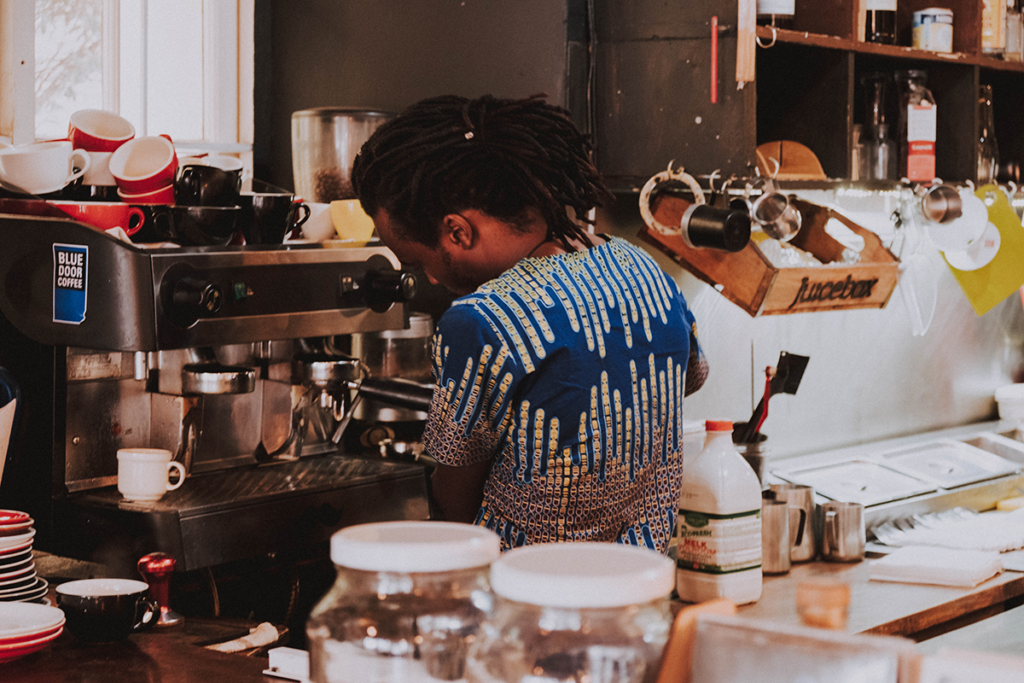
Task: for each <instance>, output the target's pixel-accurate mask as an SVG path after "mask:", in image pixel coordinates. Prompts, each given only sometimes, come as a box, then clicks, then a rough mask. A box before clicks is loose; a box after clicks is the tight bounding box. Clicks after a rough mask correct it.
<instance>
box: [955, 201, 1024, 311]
mask: <svg viewBox="0 0 1024 683" xmlns="http://www.w3.org/2000/svg"><path fill="white" fill-rule="evenodd" d="M990 193H991V195H994V196H995V200H994V201H993V202H992V204H990V205H989V207H988V220H989V223H990V224H991V225H992V226H994V227H995V229H996V230H998V238H997V239H998V248H999V251H998V252H996V255H995V257H994V258H992V260H991V261H989V262H988V263H987V264H986V265H983V266H981V267H980V268H978V269H977V270H959V269H957V268H955V267H954V266H953V265H952V264H950V263H949V261H950V258H946V263H947V264H948V265H949V269H950V270H951V271H952V272H953V277H955V278H956V281H957V282H958V283H959V284H960V288H961V289H962V290H963V291H964V296H966V297H967V300H968V301H969V302H970V303H971V306H972V307H973V308H974V312H975V313H977V314H978V315H984V314H985V313H987V312H988V311H990V310H991V309H992V308H993V307H994V306H995V305H996V304H998V303H999V302H1001V301H1002V300H1003V299H1005V298H1006V297H1008V296H1010V295H1011V294H1013V293H1014V292H1016V291H1017V289H1018V288H1020V287H1021V285H1024V265H1022V264H1024V227H1021V221H1020V218H1018V217H1017V212H1016V211H1014V210H1013V207H1012V206H1010V202H1009V200H1007V198H1006V194H1004V193H1003V191H1002V190H1000V189H999V188H998V187H996V186H995V185H985V186H984V187H980V188H978V191H977V192H976V193H975V195H976V196H978V197H979V198H980V199H982V200H986V195H989V194H990ZM987 203H988V201H987V200H986V204H987ZM981 239H985V237H984V236H983V237H982V238H981ZM943 256H944V257H945V255H943Z"/></svg>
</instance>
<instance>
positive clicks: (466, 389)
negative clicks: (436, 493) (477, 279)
mask: <svg viewBox="0 0 1024 683" xmlns="http://www.w3.org/2000/svg"><path fill="white" fill-rule="evenodd" d="M433 372H434V398H433V401H432V403H431V405H430V413H429V415H428V418H427V426H426V429H425V431H424V434H423V444H424V447H425V448H426V450H427V452H428V453H430V455H431V456H433V457H434V458H435V459H436V460H437V461H438V462H439V463H441V464H443V465H454V466H464V465H472V464H474V463H478V462H482V461H484V460H487V459H488V458H492V457H494V456H495V455H496V454H497V453H498V452H499V451H500V449H501V444H502V441H503V439H504V435H505V432H506V430H507V428H508V417H509V411H508V401H507V399H508V397H509V396H510V395H511V394H512V392H513V390H514V388H515V386H516V384H517V383H518V381H519V380H520V379H521V375H522V369H521V368H520V367H518V366H517V364H516V363H515V362H514V361H513V359H512V358H511V357H510V354H509V352H508V346H507V344H506V343H505V342H504V340H503V335H502V334H501V333H500V332H499V328H498V327H497V326H496V325H495V324H494V323H493V322H492V321H490V320H489V319H488V317H487V316H486V314H485V313H484V312H482V311H480V310H478V309H477V308H476V307H475V306H474V305H473V304H472V302H471V301H465V300H463V301H456V302H455V304H453V306H452V307H451V308H450V309H449V310H448V311H447V312H445V314H444V316H442V318H441V320H440V321H439V322H438V327H437V333H436V334H435V335H434V342H433Z"/></svg>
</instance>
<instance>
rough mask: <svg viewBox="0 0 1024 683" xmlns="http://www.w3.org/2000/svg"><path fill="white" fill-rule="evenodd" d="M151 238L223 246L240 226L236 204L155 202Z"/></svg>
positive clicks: (148, 235) (196, 244)
mask: <svg viewBox="0 0 1024 683" xmlns="http://www.w3.org/2000/svg"><path fill="white" fill-rule="evenodd" d="M150 214H151V216H152V220H151V221H147V223H149V222H151V223H152V230H151V232H150V233H149V234H147V235H146V239H147V240H148V241H152V240H153V239H156V240H158V241H170V242H175V243H177V244H181V245H183V246H197V247H222V246H225V245H226V244H228V243H229V242H231V238H232V237H234V236H235V232H236V231H237V229H238V220H239V215H240V214H241V209H239V208H238V207H237V206H153V207H152V208H151V210H150Z"/></svg>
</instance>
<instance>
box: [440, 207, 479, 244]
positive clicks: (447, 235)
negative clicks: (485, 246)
mask: <svg viewBox="0 0 1024 683" xmlns="http://www.w3.org/2000/svg"><path fill="white" fill-rule="evenodd" d="M441 239H442V240H443V241H446V242H448V243H449V244H450V245H451V246H453V247H457V248H459V249H472V248H473V246H474V245H475V244H476V241H477V232H476V227H475V226H474V225H473V223H471V222H470V221H469V220H467V219H466V217H465V216H463V215H461V214H457V213H450V214H448V215H447V216H445V217H444V219H443V220H442V221H441Z"/></svg>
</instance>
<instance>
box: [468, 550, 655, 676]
mask: <svg viewBox="0 0 1024 683" xmlns="http://www.w3.org/2000/svg"><path fill="white" fill-rule="evenodd" d="M674 582H675V566H674V564H673V563H672V561H671V560H669V559H668V558H666V557H664V556H662V555H660V554H659V553H657V552H654V551H652V550H647V549H644V548H638V547H635V546H629V545H620V544H614V543H553V544H544V545H534V546H527V547H524V548H517V549H513V550H510V551H508V552H506V553H505V554H504V555H503V556H502V557H501V558H500V559H499V560H497V561H496V562H495V563H494V564H493V565H492V566H491V586H492V589H493V591H494V594H495V604H494V610H493V612H492V614H491V616H490V617H488V619H487V620H486V621H485V622H484V624H483V627H482V629H481V631H480V633H479V634H478V635H477V638H476V642H475V643H474V644H473V646H472V647H471V648H470V652H469V658H468V660H467V663H466V678H467V680H468V681H469V682H470V683H499V682H500V683H556V682H557V683H563V682H565V683H568V682H570V681H571V682H573V683H575V682H577V681H593V682H595V683H596V682H598V681H601V682H602V683H627V682H628V683H640V682H641V681H643V682H653V681H654V680H655V679H656V678H657V675H658V666H659V664H660V658H661V654H662V649H663V647H664V645H665V642H666V640H667V639H668V635H669V630H670V628H671V625H672V614H671V611H670V609H669V600H668V597H669V594H670V593H671V592H672V587H673V585H674Z"/></svg>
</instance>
